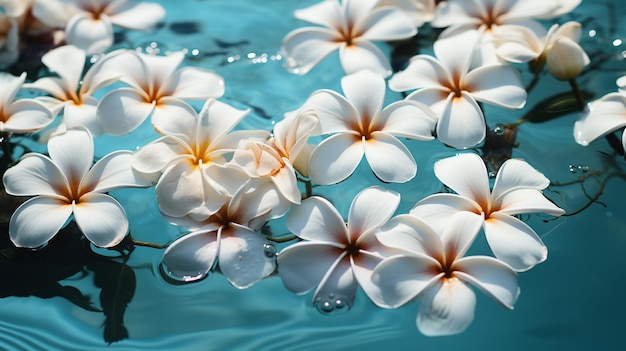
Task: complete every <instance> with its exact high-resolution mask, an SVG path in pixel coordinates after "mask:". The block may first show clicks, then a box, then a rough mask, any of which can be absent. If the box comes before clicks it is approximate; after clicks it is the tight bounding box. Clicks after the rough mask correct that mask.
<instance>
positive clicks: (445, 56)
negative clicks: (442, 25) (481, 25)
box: [433, 30, 482, 81]
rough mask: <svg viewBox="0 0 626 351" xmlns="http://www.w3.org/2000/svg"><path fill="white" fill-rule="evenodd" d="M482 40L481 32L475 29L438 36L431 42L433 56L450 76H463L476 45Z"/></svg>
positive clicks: (461, 77)
mask: <svg viewBox="0 0 626 351" xmlns="http://www.w3.org/2000/svg"><path fill="white" fill-rule="evenodd" d="M481 41H482V33H480V32H479V31H476V30H468V31H464V32H462V33H459V34H457V35H454V36H451V37H446V38H441V37H440V38H439V39H437V41H435V43H434V44H433V50H434V51H435V56H437V59H438V60H439V62H440V63H441V65H442V66H443V67H445V68H446V69H447V70H448V72H449V74H450V76H452V77H455V76H456V77H459V78H460V80H461V81H462V80H463V77H464V76H465V74H466V73H467V72H468V70H469V68H470V64H471V62H472V60H473V59H474V56H475V54H476V51H477V47H480V45H478V44H479V43H480V42H481Z"/></svg>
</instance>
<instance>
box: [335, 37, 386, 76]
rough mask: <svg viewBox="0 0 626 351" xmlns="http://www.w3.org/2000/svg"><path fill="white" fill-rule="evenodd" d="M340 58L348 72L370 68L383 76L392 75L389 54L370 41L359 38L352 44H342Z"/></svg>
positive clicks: (345, 70)
mask: <svg viewBox="0 0 626 351" xmlns="http://www.w3.org/2000/svg"><path fill="white" fill-rule="evenodd" d="M339 59H340V60H341V66H342V67H343V70H344V72H346V74H351V73H356V72H358V71H360V70H370V71H372V72H374V73H376V74H378V75H380V76H382V77H383V78H386V77H388V76H389V75H391V65H390V64H389V60H388V59H387V56H385V54H384V53H383V52H382V51H381V50H380V49H379V48H378V47H377V46H376V45H374V44H372V43H371V42H369V41H365V40H358V41H356V42H355V43H352V45H343V46H341V47H340V48H339Z"/></svg>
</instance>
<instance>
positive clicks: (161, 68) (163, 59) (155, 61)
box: [134, 51, 185, 98]
mask: <svg viewBox="0 0 626 351" xmlns="http://www.w3.org/2000/svg"><path fill="white" fill-rule="evenodd" d="M137 55H138V56H139V58H140V59H141V61H143V63H144V65H145V67H146V73H147V77H143V78H139V79H138V80H137V81H139V82H140V81H142V80H143V81H146V80H148V82H147V83H148V84H147V87H148V88H149V89H148V91H150V96H152V97H153V98H156V97H157V96H158V92H161V88H162V86H164V85H165V84H166V83H167V82H168V80H169V79H170V77H171V76H172V75H173V74H174V72H175V71H176V69H177V68H178V66H180V64H181V63H182V62H183V60H184V59H185V54H184V53H183V52H182V51H176V52H171V53H168V54H167V55H165V56H159V55H148V54H137ZM138 73H139V72H135V73H134V74H138ZM145 88H146V85H144V89H145Z"/></svg>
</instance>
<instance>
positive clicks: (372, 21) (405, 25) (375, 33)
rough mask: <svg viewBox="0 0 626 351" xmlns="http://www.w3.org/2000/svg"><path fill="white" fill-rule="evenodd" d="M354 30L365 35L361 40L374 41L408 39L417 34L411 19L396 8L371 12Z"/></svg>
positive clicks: (385, 8)
mask: <svg viewBox="0 0 626 351" xmlns="http://www.w3.org/2000/svg"><path fill="white" fill-rule="evenodd" d="M353 29H354V31H355V32H361V33H363V34H362V35H361V38H363V39H365V40H374V41H377V40H381V41H391V40H399V39H406V38H410V37H412V36H414V35H415V34H417V28H415V26H414V25H413V21H412V20H411V18H410V17H409V16H407V15H406V14H405V13H404V12H403V11H400V10H399V9H397V8H395V7H379V8H377V9H375V10H373V11H371V12H370V13H369V14H368V15H367V17H365V18H364V19H363V21H362V22H359V23H358V25H355V26H354V28H353Z"/></svg>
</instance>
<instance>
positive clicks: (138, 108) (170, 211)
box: [0, 0, 626, 335]
mask: <svg viewBox="0 0 626 351" xmlns="http://www.w3.org/2000/svg"><path fill="white" fill-rule="evenodd" d="M579 3H580V0H559V1H557V0H519V1H514V0H473V1H466V0H446V1H440V2H438V3H437V4H436V3H435V0H404V1H403V0H344V1H343V2H341V3H340V2H339V1H338V0H324V1H322V2H320V3H319V4H316V5H313V6H311V7H309V8H306V9H302V10H298V11H296V13H295V16H296V17H297V18H299V19H302V20H304V21H308V22H311V23H314V24H318V25H320V26H321V27H305V28H300V29H296V30H294V31H293V32H291V33H289V34H287V35H286V37H285V39H284V42H283V48H282V50H283V53H284V55H285V60H286V63H287V65H288V68H289V69H290V70H291V71H293V72H295V73H298V74H306V73H309V72H314V71H313V68H314V67H315V66H316V65H317V64H318V63H319V62H320V61H321V60H322V59H324V58H325V57H326V56H327V55H329V54H331V53H332V52H333V51H335V50H339V55H340V60H341V65H342V67H343V70H344V71H345V73H346V75H345V76H344V77H343V78H342V79H341V87H342V90H343V95H342V94H340V93H338V92H335V91H332V90H325V89H323V90H318V91H316V92H314V93H312V94H311V95H310V97H309V98H308V99H307V100H306V101H303V103H302V106H301V107H300V108H299V109H297V110H295V111H290V112H286V114H285V118H284V119H283V120H281V121H280V122H278V123H276V125H275V126H274V130H273V132H270V131H264V130H236V127H237V125H238V124H239V122H240V121H241V120H242V119H243V118H245V116H246V115H247V114H248V112H249V111H248V110H239V109H237V108H235V107H233V106H230V105H228V104H227V103H225V102H222V101H220V100H219V99H220V98H221V97H222V95H223V94H224V91H225V90H224V85H225V83H224V80H223V79H222V77H220V76H219V75H218V74H216V73H214V72H212V71H209V70H205V69H200V68H194V67H182V68H179V66H180V65H181V64H182V62H183V59H184V55H183V54H182V53H180V52H177V53H171V54H169V55H167V56H155V55H146V54H141V53H138V52H136V51H131V50H117V51H113V52H109V53H107V54H106V55H104V56H103V57H101V58H100V59H99V61H97V62H96V63H95V64H93V65H92V66H90V67H89V68H88V69H87V70H86V72H85V73H84V74H83V71H84V70H85V68H86V67H85V65H86V57H87V55H89V54H91V53H96V52H103V51H105V50H107V49H108V48H110V47H111V45H112V44H113V36H112V33H113V32H112V29H111V24H114V25H118V26H121V27H125V28H131V29H145V28H149V27H150V26H152V25H154V24H155V23H156V22H158V21H159V20H161V19H162V18H163V16H164V15H165V14H164V11H163V9H162V8H161V7H160V6H158V5H155V4H150V3H141V2H129V1H122V0H117V1H116V0H99V1H96V0H90V1H87V0H74V1H60V0H41V1H40V0H32V1H17V0H15V1H8V0H5V1H2V2H0V5H3V6H5V9H6V11H5V12H6V16H17V17H19V16H18V15H17V14H20V13H21V14H23V13H24V11H26V10H25V9H29V10H28V11H31V12H32V13H33V15H34V16H35V18H37V19H38V20H39V21H41V22H42V23H44V24H46V25H48V26H49V27H51V28H57V29H63V30H64V33H65V40H66V41H67V43H68V45H65V46H61V47H58V48H56V49H54V50H52V51H49V52H48V53H47V54H45V55H44V56H43V58H42V63H43V64H44V65H45V66H47V67H48V69H49V70H50V71H52V72H53V73H54V74H56V75H57V76H54V77H44V78H40V79H38V80H36V81H34V82H31V83H27V84H24V81H25V79H26V77H25V75H22V76H20V77H14V76H11V75H9V74H4V73H3V74H2V75H0V80H2V82H3V83H4V84H0V104H2V113H3V115H2V118H0V132H3V133H8V134H19V133H27V132H36V131H41V130H43V129H44V128H46V127H47V126H48V125H50V124H51V122H52V121H53V119H54V116H56V115H58V114H59V115H62V118H63V119H62V121H61V122H60V123H59V124H58V125H57V126H55V127H54V128H48V130H47V131H46V133H45V138H43V139H42V140H45V141H47V145H48V154H49V157H48V156H44V155H42V154H37V153H29V154H26V155H24V156H23V157H22V159H21V160H20V161H19V163H17V165H15V166H14V167H12V168H10V169H9V170H7V171H6V173H5V174H4V177H3V182H4V186H5V188H6V191H7V193H9V194H11V195H16V196H33V198H31V199H30V200H27V201H26V202H25V203H23V204H22V205H21V206H20V207H19V208H18V209H17V211H16V212H15V213H14V214H13V217H12V218H11V222H10V237H11V239H12V241H13V243H14V244H15V245H16V246H20V247H30V248H38V247H40V246H42V245H44V244H45V243H46V242H48V241H49V240H50V239H51V238H52V237H53V236H54V235H55V234H56V233H57V232H58V231H59V230H60V229H61V228H62V227H63V226H64V225H65V224H66V223H67V221H68V219H69V218H73V219H74V220H75V221H76V223H77V224H78V227H79V228H80V229H81V231H82V232H83V233H84V235H85V237H86V238H87V239H89V240H90V241H91V242H92V243H93V244H95V245H96V246H100V247H113V246H115V245H116V244H118V243H119V242H120V241H121V240H122V239H123V238H124V236H125V235H126V234H127V232H128V227H129V224H128V219H127V218H126V214H125V212H124V209H123V208H122V207H121V205H120V204H119V203H118V202H117V201H116V200H115V199H113V198H112V197H110V196H109V195H107V194H104V193H106V192H108V191H109V190H113V189H118V188H124V187H148V186H152V185H155V190H156V201H157V203H158V208H159V210H160V212H161V214H162V215H163V217H164V218H166V219H167V220H168V221H169V222H171V223H172V224H175V225H178V226H181V227H184V228H187V230H188V231H189V232H190V233H189V234H187V235H184V236H182V237H180V238H178V239H177V240H176V241H174V242H173V243H172V244H171V245H169V247H168V248H167V250H166V251H165V253H164V255H163V265H164V268H165V270H166V271H167V272H168V273H169V274H170V275H172V276H173V277H177V278H179V279H181V280H184V281H196V280H199V279H201V278H203V277H205V276H206V275H207V274H208V273H209V272H210V271H211V270H213V269H214V268H215V267H216V266H219V269H220V271H221V272H222V273H223V274H224V276H225V277H226V278H227V279H228V281H229V282H230V283H231V284H232V285H233V286H235V287H237V288H246V287H249V286H251V285H252V284H254V283H256V282H258V281H260V280H261V279H263V278H265V277H267V276H269V275H270V274H272V273H273V272H274V271H276V270H277V271H278V274H279V276H280V278H281V279H282V281H283V282H284V285H285V286H286V287H287V288H288V289H289V290H291V291H293V292H295V293H306V292H308V291H310V290H312V289H314V288H316V287H317V288H316V290H315V293H314V295H313V301H314V303H316V304H320V303H322V304H323V303H327V302H329V301H330V300H331V299H335V302H336V301H341V303H342V304H347V305H350V304H352V301H353V299H354V297H355V294H356V289H357V286H361V288H362V289H363V290H364V292H365V293H366V295H367V296H368V297H369V298H370V299H371V300H372V301H373V302H374V303H375V304H376V305H378V306H380V307H383V308H397V307H400V306H402V305H404V304H406V303H408V302H411V301H415V300H419V301H420V307H419V312H418V317H417V326H418V328H419V330H420V331H422V332H423V333H424V334H427V335H446V334H455V333H459V332H462V331H463V330H465V328H467V326H468V325H469V324H470V323H471V322H472V320H473V315H474V307H475V301H476V298H475V295H474V293H473V291H472V290H471V289H470V288H468V284H469V285H474V286H476V287H477V288H478V289H479V290H480V291H482V292H484V293H486V294H487V295H488V296H490V297H492V298H493V299H494V300H496V301H498V302H499V303H500V304H501V305H503V306H505V307H507V308H513V305H514V303H515V301H516V299H517V296H518V294H519V287H518V281H517V279H518V278H517V277H518V276H517V274H518V272H522V271H527V270H529V269H531V268H532V267H534V266H535V265H536V264H538V263H541V262H543V261H544V260H545V259H546V258H547V248H546V246H545V245H544V244H543V242H542V240H541V239H540V237H539V236H538V235H537V234H536V233H535V231H534V230H533V229H532V228H530V227H529V226H528V225H527V224H525V223H524V222H523V221H522V220H520V219H519V218H518V217H516V215H520V214H526V213H545V214H548V215H552V216H559V215H562V214H563V213H564V211H563V210H562V209H561V208H559V207H558V206H556V205H555V204H553V203H552V202H551V201H550V200H549V199H547V198H546V197H545V196H544V194H543V192H542V191H543V190H544V189H545V188H546V187H547V186H548V185H549V180H548V179H547V178H546V177H545V176H543V174H541V173H540V172H538V171H537V170H535V169H534V168H533V167H532V166H530V165H529V164H528V163H526V162H525V161H523V160H521V159H510V160H508V161H506V162H505V163H504V164H503V165H502V166H501V168H500V169H499V171H498V173H497V176H496V179H495V183H494V185H493V188H491V187H490V186H489V176H488V173H487V169H486V167H485V164H484V162H483V160H482V159H481V158H480V157H479V156H478V155H476V154H474V153H471V152H464V153H461V154H458V155H455V156H452V157H448V158H445V159H442V160H439V161H438V162H436V163H435V167H434V172H435V175H436V176H437V178H439V179H440V180H441V182H442V183H443V184H445V185H446V186H447V187H448V188H450V189H451V190H453V191H454V192H456V194H452V193H442V194H434V195H430V196H428V197H426V198H424V199H422V200H420V201H419V202H417V203H416V204H415V206H414V207H413V209H412V210H411V211H410V213H407V214H396V213H395V212H396V210H397V208H398V205H399V202H400V195H399V194H398V193H395V192H393V191H390V190H387V189H385V188H383V187H381V186H373V187H369V188H367V189H365V190H363V191H361V192H360V193H359V194H358V195H357V196H356V197H355V198H354V200H353V202H352V205H351V207H350V210H349V213H348V214H347V221H345V220H344V219H343V217H342V214H341V213H340V212H339V211H338V210H337V209H335V207H334V206H333V205H332V204H331V203H330V202H329V201H328V200H327V199H324V198H322V197H319V196H309V197H308V198H305V199H302V193H301V189H300V187H299V181H301V180H305V181H308V182H313V183H315V184H317V185H328V184H335V183H339V182H341V181H343V180H345V179H346V178H348V177H350V176H351V175H352V173H353V172H354V171H355V169H356V168H357V166H358V165H359V164H360V163H361V161H362V159H363V157H364V156H365V159H366V161H367V164H368V165H369V166H370V167H371V169H372V171H373V172H374V174H375V175H376V177H377V178H378V179H379V180H381V181H382V182H398V183H403V182H408V181H410V180H412V179H413V178H414V177H415V175H416V172H417V164H416V161H415V158H414V157H413V155H412V154H411V151H410V150H409V149H408V148H407V147H406V146H405V145H404V143H403V142H402V141H401V140H400V139H399V138H406V139H416V140H420V141H429V140H433V139H435V137H436V138H437V139H438V140H439V141H440V142H442V143H443V144H446V145H448V146H451V147H452V149H451V150H453V152H454V153H456V152H457V149H466V148H469V147H473V146H475V145H477V144H479V143H480V142H482V141H483V140H484V138H485V130H486V123H485V116H484V115H483V111H482V109H481V106H480V105H479V103H486V104H491V105H495V106H498V107H504V108H510V109H516V108H522V107H524V105H525V103H526V95H527V93H526V90H525V88H524V87H523V85H522V80H521V77H520V74H519V72H518V70H517V69H516V68H513V67H512V66H510V65H508V64H507V61H508V62H531V63H532V64H531V67H533V69H534V70H536V71H538V70H540V69H542V68H543V66H544V64H546V65H547V66H548V70H549V71H550V73H551V74H553V75H554V76H555V77H556V78H557V79H562V80H572V79H574V78H575V77H576V76H577V75H578V74H580V73H581V71H582V69H583V68H584V66H585V65H586V64H587V63H588V62H589V58H588V57H587V55H586V54H585V52H584V51H583V50H582V48H580V46H579V45H578V43H577V42H578V40H579V38H580V24H578V23H573V22H568V23H565V24H563V25H561V26H559V25H554V26H553V27H552V28H550V29H549V30H548V31H546V30H545V29H544V28H543V26H542V25H541V24H540V23H539V22H537V21H536V19H545V18H555V17H557V16H560V15H562V14H564V13H566V12H568V11H570V10H572V9H573V8H575V7H576V6H577V5H578V4H579ZM18 5H19V6H18ZM20 6H21V7H20ZM9 9H14V10H15V11H9ZM17 17H15V18H17ZM426 22H430V25H431V26H433V27H436V28H444V27H446V29H445V30H443V32H441V36H440V37H439V39H438V40H437V41H436V42H435V44H434V56H430V55H424V54H420V55H417V56H415V57H413V58H412V59H411V60H410V62H409V64H408V66H407V67H406V68H405V69H404V70H403V71H400V72H397V73H395V74H394V75H392V76H391V73H392V72H391V66H390V64H389V61H388V59H387V57H386V55H385V54H384V53H383V52H382V51H381V50H380V48H379V47H378V46H376V45H375V44H374V43H373V41H391V40H399V39H407V38H411V37H413V36H415V35H416V34H417V30H418V29H417V28H418V26H421V25H422V24H424V23H426ZM11 35H12V34H9V35H8V36H7V39H6V42H5V50H8V48H7V45H9V44H10V43H9V40H10V38H11ZM387 78H389V80H388V81H386V80H385V79H387ZM114 82H117V84H118V85H123V87H117V86H116V87H115V88H114V89H110V91H109V92H108V93H106V95H104V96H103V97H102V98H101V99H97V98H96V97H95V96H97V95H96V94H95V92H96V91H99V90H100V89H101V88H103V87H105V86H110V85H111V84H112V83H114ZM21 88H29V89H34V90H38V91H42V92H45V93H47V94H49V96H43V97H38V98H36V99H17V100H16V99H15V96H16V94H17V92H18V91H19V90H20V89H21ZM387 88H389V89H391V90H394V91H399V92H403V91H411V90H415V91H414V92H411V93H410V94H408V96H407V97H406V99H403V100H401V101H397V102H394V103H391V104H389V105H388V106H386V107H384V108H383V102H384V99H385V93H386V91H387ZM625 99H626V97H625V95H623V94H621V93H615V94H610V95H608V96H606V97H604V98H602V99H600V100H599V101H597V102H594V103H593V104H591V106H590V108H589V111H588V113H587V114H586V115H585V116H584V118H583V119H582V120H581V121H579V122H578V123H577V124H576V128H575V131H576V140H577V141H579V142H580V143H583V144H585V143H588V142H590V141H591V140H593V139H595V138H597V137H599V136H601V135H604V134H606V133H608V132H611V131H613V130H615V129H617V128H620V127H623V126H624V125H626V118H624V116H626V112H625V111H626V108H625V106H626V100H625ZM190 100H199V101H203V102H204V105H203V107H202V109H201V110H200V111H196V109H194V107H192V105H191V104H190V103H189V101H190ZM148 119H149V120H150V123H151V124H152V126H153V127H154V130H155V131H156V132H157V133H158V134H159V135H160V137H159V138H158V139H156V140H154V141H152V142H150V143H148V144H146V145H143V146H141V147H140V148H138V150H136V151H134V152H131V151H117V152H113V153H111V154H109V155H106V156H104V157H103V158H101V159H100V160H99V161H98V162H97V163H96V164H95V165H93V166H92V163H93V156H94V154H93V139H92V138H93V137H97V136H99V135H101V134H107V135H111V136H120V135H125V134H128V133H131V132H132V131H133V130H134V129H136V128H137V127H138V126H139V125H141V124H142V123H144V121H146V120H148ZM603 119H604V120H603ZM597 121H602V122H597ZM312 136H324V138H323V140H322V141H321V142H319V144H317V145H313V144H309V138H310V137H312ZM624 141H625V142H624V144H625V146H626V139H624ZM307 195H309V194H307ZM285 215H286V223H287V227H288V229H289V230H290V231H291V232H292V233H293V234H295V235H296V236H297V237H299V238H300V239H302V240H301V241H299V242H297V243H293V244H291V245H288V246H287V247H286V248H284V249H283V250H282V251H280V252H279V253H278V254H277V255H276V254H273V253H272V252H271V250H269V251H268V247H272V246H271V243H270V242H269V241H268V237H267V236H266V235H263V234H261V232H260V231H261V228H262V226H263V225H264V224H265V223H266V222H267V221H270V220H273V219H276V218H279V217H282V216H285ZM481 230H482V231H483V232H484V235H485V237H486V240H487V242H488V244H489V246H490V248H491V251H492V253H493V257H491V256H465V254H466V253H467V251H468V249H469V247H470V246H471V245H472V243H473V241H474V239H475V238H476V236H477V235H478V234H479V233H480V231H481ZM270 238H271V237H270ZM268 252H269V254H268ZM342 306H343V305H342ZM327 307H329V308H332V307H333V306H327Z"/></svg>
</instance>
